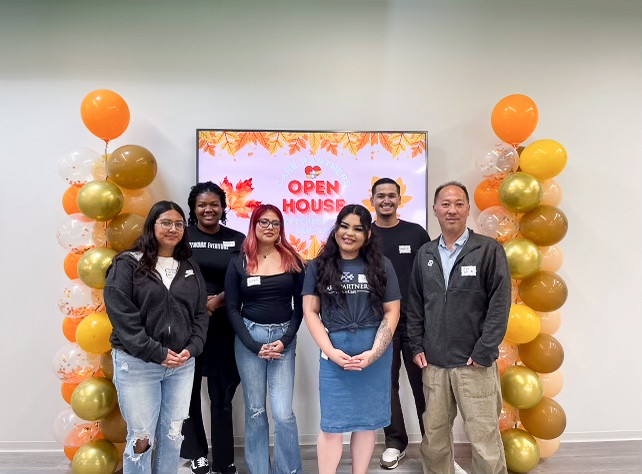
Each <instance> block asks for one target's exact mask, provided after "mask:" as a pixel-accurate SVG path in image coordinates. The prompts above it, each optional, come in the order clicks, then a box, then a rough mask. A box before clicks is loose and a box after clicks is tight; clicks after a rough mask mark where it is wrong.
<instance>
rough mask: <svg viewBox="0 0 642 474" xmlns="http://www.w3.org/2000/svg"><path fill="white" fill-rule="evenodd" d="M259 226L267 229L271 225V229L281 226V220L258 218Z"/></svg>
mask: <svg viewBox="0 0 642 474" xmlns="http://www.w3.org/2000/svg"><path fill="white" fill-rule="evenodd" d="M259 226H260V227H261V228H262V229H267V228H268V227H270V226H272V228H273V229H278V228H280V227H281V222H280V221H270V220H267V219H259Z"/></svg>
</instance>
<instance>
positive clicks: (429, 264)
mask: <svg viewBox="0 0 642 474" xmlns="http://www.w3.org/2000/svg"><path fill="white" fill-rule="evenodd" d="M432 264H433V261H432V258H431V259H430V260H428V266H429V267H432Z"/></svg>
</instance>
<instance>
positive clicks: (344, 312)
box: [104, 178, 511, 474]
mask: <svg viewBox="0 0 642 474" xmlns="http://www.w3.org/2000/svg"><path fill="white" fill-rule="evenodd" d="M434 199H435V200H434V206H433V211H434V214H435V216H436V217H437V220H438V222H439V225H440V227H441V231H442V234H441V236H440V237H439V238H438V239H436V240H433V241H430V239H429V237H428V234H427V232H426V231H425V230H424V229H423V228H422V227H421V226H419V225H418V224H414V223H410V222H406V221H403V220H400V219H399V218H398V216H397V208H398V207H399V205H400V203H401V193H400V188H399V185H398V184H397V183H396V182H395V181H394V180H392V179H389V178H382V179H380V180H378V181H377V182H375V183H374V185H373V187H372V196H371V203H372V205H373V207H374V209H375V213H376V221H374V222H373V221H372V216H371V213H370V211H369V210H368V209H366V208H365V207H364V206H362V205H359V204H350V205H346V206H345V207H343V208H342V209H341V210H340V211H339V213H338V215H337V218H336V221H335V223H334V225H333V228H332V230H331V231H330V233H329V235H328V238H327V241H326V243H325V245H324V246H323V247H322V249H321V251H320V252H319V255H318V256H317V258H316V259H314V260H313V261H311V262H307V263H306V262H303V261H302V260H301V258H300V257H299V256H298V254H297V252H296V250H295V249H294V248H293V247H292V246H291V245H290V244H289V243H288V242H287V239H286V234H285V228H284V220H283V215H282V214H281V212H280V210H279V209H278V208H277V207H275V206H272V205H270V204H262V205H260V206H258V207H257V208H256V209H255V210H254V211H253V212H252V215H251V217H250V223H249V228H248V233H247V236H245V235H243V234H242V233H240V232H237V231H235V230H232V229H230V228H228V227H226V226H225V225H224V224H225V223H226V211H225V209H226V207H227V203H226V196H225V193H224V192H223V190H222V189H221V188H220V187H219V186H217V185H216V184H214V183H211V182H206V183H199V184H197V185H196V186H194V187H193V188H192V190H191V192H190V194H189V197H188V206H189V219H186V218H185V215H184V213H183V211H182V210H181V208H180V207H179V206H178V205H177V204H175V203H173V202H170V201H160V202H158V203H156V204H155V205H154V206H153V207H152V208H151V210H150V212H149V214H148V216H147V219H146V221H145V225H144V230H143V233H142V235H141V237H140V238H139V239H138V240H137V242H136V243H135V244H134V246H133V247H132V248H131V249H129V250H126V251H124V252H121V253H120V254H119V255H117V256H116V257H115V258H114V261H113V263H112V266H111V268H110V269H109V271H108V274H107V280H106V285H105V290H104V297H105V305H106V307H107V313H108V315H109V317H110V320H111V322H112V325H113V332H112V336H111V342H112V347H113V349H112V357H113V361H114V384H115V385H116V389H117V392H118V399H119V404H120V410H121V413H122V415H123V418H124V419H125V421H126V423H127V426H128V430H127V444H126V448H125V453H124V456H123V472H124V473H125V474H129V473H152V472H153V473H159V474H160V473H172V474H174V473H176V472H177V470H178V466H179V462H180V457H183V458H186V459H189V460H190V461H191V470H192V472H193V473H196V474H205V473H210V472H215V473H235V472H237V470H236V467H235V465H234V436H233V423H232V399H233V397H234V394H235V392H236V388H237V387H238V385H239V383H241V384H242V387H243V397H244V402H245V461H246V464H247V467H248V469H249V472H250V473H251V474H271V473H274V474H281V473H300V472H303V471H302V461H301V454H300V450H299V444H298V429H297V422H296V417H295V415H294V412H293V409H292V401H293V396H294V380H295V354H296V341H297V332H298V330H299V327H300V325H301V322H302V320H303V319H305V322H306V325H307V327H308V329H309V332H310V334H311V335H312V337H313V339H314V340H315V342H316V343H317V344H318V346H319V348H320V351H319V353H320V356H319V392H320V409H321V426H320V428H321V429H320V433H319V437H318V442H317V457H318V467H319V473H320V474H326V473H336V471H337V468H338V465H339V462H340V460H341V455H342V451H343V445H342V444H343V436H342V435H343V433H351V441H350V453H351V461H352V472H353V473H366V472H367V469H368V465H369V463H370V460H371V457H372V454H373V451H374V447H375V431H376V430H377V429H379V428H384V432H385V440H386V449H385V451H384V452H383V454H382V456H381V459H380V465H381V466H382V467H383V468H386V469H394V468H396V467H397V466H398V464H399V461H400V460H401V459H402V458H403V457H404V455H405V450H406V447H407V445H408V435H407V432H406V428H405V423H404V417H403V413H402V409H401V403H400V400H399V371H400V367H401V360H402V359H403V362H404V365H405V368H406V372H407V374H408V380H409V382H410V386H411V389H412V393H413V396H414V401H415V408H416V413H417V416H418V419H419V426H420V429H421V434H422V436H423V440H422V443H421V454H422V465H423V469H424V472H425V473H454V472H465V471H463V470H461V468H460V467H459V466H457V465H456V463H455V462H454V456H453V438H452V425H453V421H454V418H455V416H456V414H457V409H459V410H460V411H461V414H462V418H463V421H464V425H465V428H466V432H467V434H468V437H469V439H470V442H471V445H472V448H473V472H488V473H501V472H506V463H505V459H504V451H503V447H502V443H501V438H500V435H499V430H498V418H499V413H500V411H501V393H500V389H499V378H498V372H497V367H496V365H495V359H496V358H497V356H498V346H499V344H500V342H501V340H502V339H503V336H504V332H505V329H506V324H507V319H508V312H509V308H510V291H511V284H510V274H509V272H508V265H507V263H506V258H505V255H504V252H503V249H502V247H501V245H499V244H498V243H497V242H495V241H494V240H492V239H489V238H487V237H483V236H480V235H477V234H475V233H474V232H473V231H472V230H470V229H468V228H467V227H466V219H467V217H468V213H469V209H470V205H469V199H468V193H467V191H466V188H465V187H464V186H463V185H462V184H460V183H457V182H450V183H446V184H445V185H442V186H440V187H439V188H438V189H437V191H436V192H435V198H434ZM188 224H189V227H188ZM202 377H206V379H207V389H208V394H209V398H210V402H211V403H210V412H211V427H212V429H211V439H212V463H211V464H210V463H209V459H208V443H207V438H206V434H205V428H204V425H203V416H202V410H201V398H200V396H201V379H202ZM268 393H269V398H270V409H271V413H272V419H273V424H274V450H273V455H272V459H271V457H270V451H269V433H270V429H269V423H268V416H267V407H266V398H267V394H268Z"/></svg>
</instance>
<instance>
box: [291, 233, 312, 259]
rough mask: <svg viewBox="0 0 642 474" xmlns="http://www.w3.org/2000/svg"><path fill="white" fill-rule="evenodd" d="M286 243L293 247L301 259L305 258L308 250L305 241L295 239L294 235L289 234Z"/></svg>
mask: <svg viewBox="0 0 642 474" xmlns="http://www.w3.org/2000/svg"><path fill="white" fill-rule="evenodd" d="M288 243H289V244H290V245H291V246H292V247H294V250H296V251H297V253H298V254H299V255H300V256H301V257H303V256H305V254H306V252H307V250H308V244H307V242H306V241H305V240H302V239H297V238H296V237H295V236H294V235H292V234H290V235H289V237H288Z"/></svg>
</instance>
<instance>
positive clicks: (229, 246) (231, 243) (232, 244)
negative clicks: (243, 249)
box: [223, 240, 236, 249]
mask: <svg viewBox="0 0 642 474" xmlns="http://www.w3.org/2000/svg"><path fill="white" fill-rule="evenodd" d="M223 246H224V247H225V248H226V249H232V248H234V247H235V246H236V242H234V241H233V240H224V241H223Z"/></svg>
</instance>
